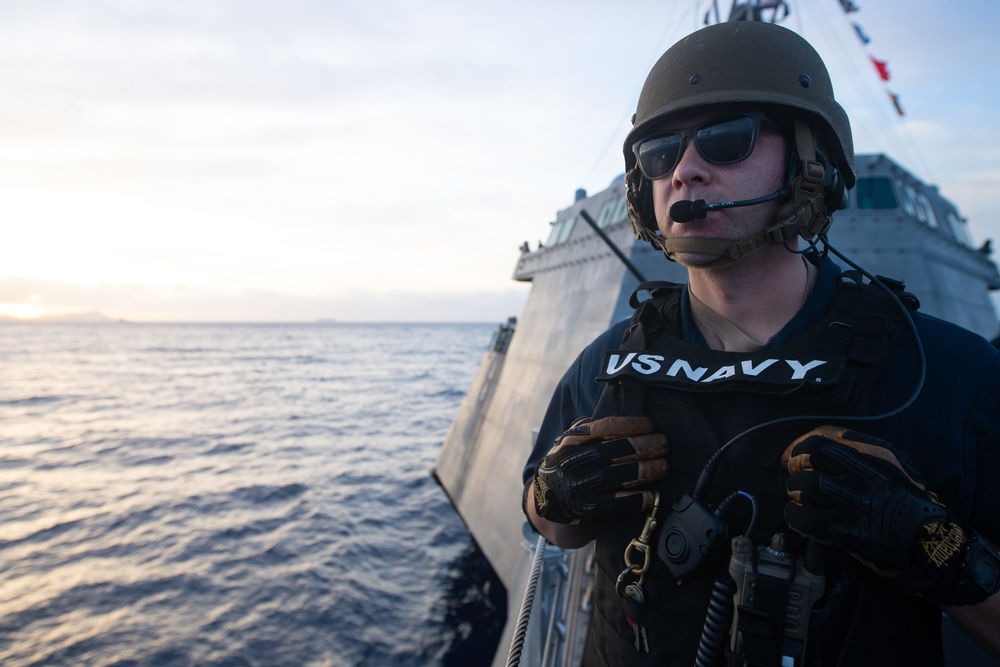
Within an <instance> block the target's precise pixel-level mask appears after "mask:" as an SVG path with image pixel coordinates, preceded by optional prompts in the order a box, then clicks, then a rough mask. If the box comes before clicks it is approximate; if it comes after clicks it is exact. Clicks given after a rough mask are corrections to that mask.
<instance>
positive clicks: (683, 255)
mask: <svg viewBox="0 0 1000 667" xmlns="http://www.w3.org/2000/svg"><path fill="white" fill-rule="evenodd" d="M719 257H720V255H702V254H698V253H693V252H679V253H676V254H674V260H675V261H676V262H677V263H678V264H681V265H683V266H686V267H688V268H690V269H697V268H701V267H704V265H705V264H710V263H711V262H714V261H715V260H717V259H719ZM706 268H711V267H706Z"/></svg>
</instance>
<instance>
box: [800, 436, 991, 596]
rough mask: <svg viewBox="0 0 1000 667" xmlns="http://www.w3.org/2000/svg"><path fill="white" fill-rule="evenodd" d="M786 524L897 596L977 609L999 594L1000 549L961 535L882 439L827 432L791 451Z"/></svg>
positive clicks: (956, 522) (956, 523)
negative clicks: (886, 583) (859, 566)
mask: <svg viewBox="0 0 1000 667" xmlns="http://www.w3.org/2000/svg"><path fill="white" fill-rule="evenodd" d="M781 460H782V463H783V464H785V466H786V467H787V469H788V472H789V474H790V475H791V477H789V479H788V485H787V489H788V496H789V498H791V502H790V503H788V505H786V506H785V520H786V521H787V522H788V525H789V526H790V527H791V528H793V529H794V530H796V531H798V532H800V533H802V534H803V535H806V536H808V537H812V538H815V539H817V540H820V541H821V542H826V543H831V542H832V543H835V544H837V545H839V546H840V547H842V548H843V549H844V550H846V551H847V552H848V553H850V554H851V555H852V556H854V557H855V558H856V559H857V560H859V561H860V562H862V563H864V564H865V565H866V566H867V567H869V568H870V569H872V570H873V571H875V572H876V573H878V574H880V575H882V576H884V577H887V578H889V580H890V583H892V585H894V586H895V587H896V588H897V589H898V590H900V591H903V592H906V593H911V594H919V595H922V596H923V597H925V598H927V599H928V600H930V601H932V602H936V603H941V604H949V605H960V604H976V603H978V602H981V601H983V600H985V599H986V598H987V597H989V596H990V595H992V594H993V593H996V592H997V590H1000V557H998V556H997V552H996V549H994V548H993V547H992V545H990V544H989V543H988V542H986V541H985V540H984V539H983V538H981V537H980V536H979V535H977V534H976V533H975V531H973V530H972V529H971V528H963V526H962V525H961V523H959V519H958V517H957V516H956V515H955V514H954V513H953V512H952V511H951V510H949V509H948V508H947V507H945V506H944V505H942V504H941V503H939V502H938V499H937V496H936V495H935V494H934V493H932V492H930V491H928V490H927V489H926V487H925V486H924V484H923V481H922V479H921V478H920V476H919V474H917V473H916V471H914V470H913V469H912V468H911V467H910V466H908V465H907V464H905V463H904V462H903V461H901V460H900V459H899V458H898V457H897V456H896V454H895V452H894V451H893V448H892V445H890V444H889V443H888V442H886V441H885V440H882V439H881V438H876V437H874V436H871V435H866V434H864V433H858V432H855V431H850V430H847V429H843V428H837V427H833V426H821V427H819V428H817V429H814V430H813V431H810V432H809V433H806V434H805V435H803V436H802V437H800V438H798V439H797V440H796V441H795V442H793V443H792V444H791V445H789V447H788V448H787V449H786V450H785V452H784V454H783V455H782V459H781Z"/></svg>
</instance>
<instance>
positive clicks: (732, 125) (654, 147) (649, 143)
mask: <svg viewBox="0 0 1000 667" xmlns="http://www.w3.org/2000/svg"><path fill="white" fill-rule="evenodd" d="M759 118H760V116H758V117H754V116H730V117H728V118H723V119H720V120H715V121H709V123H711V124H709V125H703V126H701V127H699V128H698V129H697V130H684V131H681V132H674V133H671V134H661V135H660V136H658V137H653V138H651V139H647V140H646V141H643V142H642V143H641V144H639V145H638V146H636V147H635V148H634V149H633V150H634V152H635V156H636V159H637V160H638V162H639V168H640V169H641V170H642V174H643V176H645V177H646V178H648V179H650V180H654V181H655V180H656V179H658V178H663V177H664V176H666V175H668V174H669V173H670V172H671V171H673V169H674V167H676V166H677V163H678V162H679V161H680V159H681V153H682V152H683V150H684V138H685V137H690V136H692V135H693V136H694V144H695V146H697V147H698V152H699V153H701V156H702V157H703V158H705V159H706V160H708V161H709V162H711V163H712V164H733V163H734V162H739V161H740V160H745V159H747V157H749V156H750V153H752V152H753V144H754V135H755V134H756V129H757V123H758V122H759Z"/></svg>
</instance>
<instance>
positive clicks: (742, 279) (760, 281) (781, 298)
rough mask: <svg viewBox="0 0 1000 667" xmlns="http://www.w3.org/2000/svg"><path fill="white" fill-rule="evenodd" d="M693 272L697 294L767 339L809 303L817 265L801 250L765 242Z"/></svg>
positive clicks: (761, 340)
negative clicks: (763, 245)
mask: <svg viewBox="0 0 1000 667" xmlns="http://www.w3.org/2000/svg"><path fill="white" fill-rule="evenodd" d="M768 255H770V256H768ZM688 275H689V288H690V290H691V294H692V296H694V297H695V298H696V299H697V300H698V301H700V302H701V303H702V304H703V305H704V306H706V307H708V308H709V309H711V310H712V311H713V312H714V313H716V314H717V315H719V316H720V317H722V318H724V319H725V320H728V321H729V322H731V323H732V324H733V326H735V327H736V328H737V329H739V330H740V331H742V332H743V333H744V334H746V336H748V337H749V338H750V339H752V340H754V341H757V342H758V343H759V344H761V345H766V344H767V343H768V342H769V341H770V340H771V339H772V338H773V337H774V335H775V334H777V333H778V332H779V331H781V329H782V328H783V327H784V326H785V325H786V324H787V323H788V321H789V320H791V319H792V318H793V317H794V316H795V314H796V313H797V312H798V311H799V309H800V308H801V307H802V304H803V303H805V300H806V297H807V296H808V294H809V292H811V291H812V287H813V284H814V282H815V279H816V269H815V267H813V266H812V265H811V264H809V262H806V261H805V260H804V259H803V257H802V256H801V255H797V254H794V253H791V252H788V251H787V250H785V249H784V248H782V247H776V246H775V247H769V248H761V249H759V250H758V251H757V252H755V253H752V254H750V255H748V256H746V257H744V258H742V259H740V260H738V261H736V262H734V263H733V264H730V265H729V266H726V267H722V268H717V269H698V268H697V267H693V268H691V269H690V270H689V272H688ZM699 328H700V327H699ZM702 333H703V334H704V333H705V332H704V331H703V332H702ZM706 339H707V336H706Z"/></svg>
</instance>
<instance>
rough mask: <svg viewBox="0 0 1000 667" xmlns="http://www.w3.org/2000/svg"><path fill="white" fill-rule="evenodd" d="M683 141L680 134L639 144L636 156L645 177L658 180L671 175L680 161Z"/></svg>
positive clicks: (655, 138)
mask: <svg viewBox="0 0 1000 667" xmlns="http://www.w3.org/2000/svg"><path fill="white" fill-rule="evenodd" d="M683 141H684V140H683V138H681V135H680V134H667V135H664V136H661V137H654V138H652V139H648V140H646V141H644V142H642V143H641V144H639V146H638V148H636V150H635V155H636V158H637V159H638V161H639V169H640V170H641V171H642V174H643V176H645V177H646V178H648V179H650V180H656V179H657V178H663V177H664V176H666V175H667V174H669V173H670V171H671V170H672V169H673V168H674V167H676V166H677V161H678V160H679V159H680V154H681V145H682V143H683Z"/></svg>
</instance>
